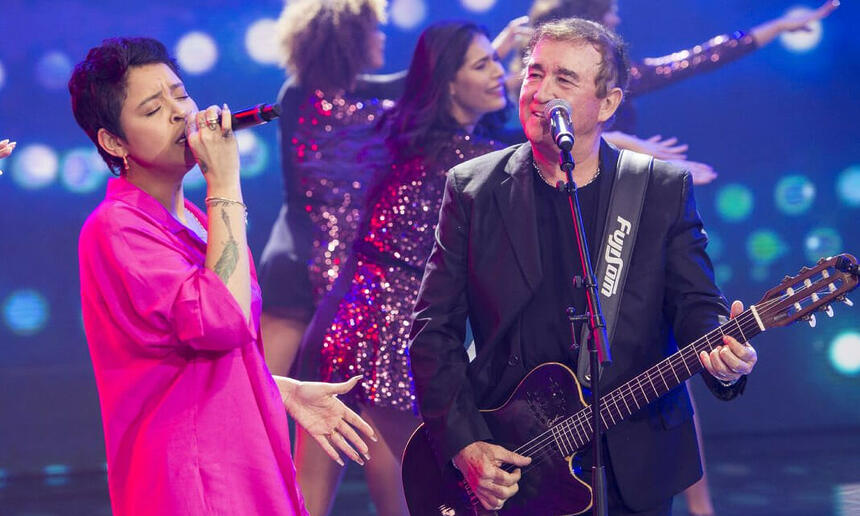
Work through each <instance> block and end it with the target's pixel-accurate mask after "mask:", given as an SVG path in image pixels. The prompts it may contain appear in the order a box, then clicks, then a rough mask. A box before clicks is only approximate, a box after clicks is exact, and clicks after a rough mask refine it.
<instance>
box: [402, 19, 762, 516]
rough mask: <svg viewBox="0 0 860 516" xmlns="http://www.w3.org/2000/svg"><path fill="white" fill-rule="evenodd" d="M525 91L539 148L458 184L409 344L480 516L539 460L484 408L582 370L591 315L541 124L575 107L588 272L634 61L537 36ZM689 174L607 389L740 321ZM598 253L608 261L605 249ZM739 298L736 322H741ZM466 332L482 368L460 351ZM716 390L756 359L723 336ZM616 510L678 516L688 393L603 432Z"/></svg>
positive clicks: (580, 28)
mask: <svg viewBox="0 0 860 516" xmlns="http://www.w3.org/2000/svg"><path fill="white" fill-rule="evenodd" d="M524 73H525V78H524V79H525V80H524V83H523V87H522V90H521V92H520V106H519V107H520V121H521V123H522V125H523V129H524V131H525V134H526V137H527V138H528V140H529V141H528V143H525V144H522V145H518V146H513V147H510V148H508V149H504V150H501V151H498V152H494V153H491V154H487V155H485V156H482V157H480V158H477V159H474V160H471V161H468V162H466V163H463V164H461V165H459V166H457V167H455V168H454V169H452V170H451V171H450V173H449V177H448V182H447V186H446V189H445V194H444V199H443V202H442V208H441V212H440V219H439V225H438V227H437V230H436V244H435V246H434V248H433V251H432V254H431V256H430V258H429V260H428V263H427V267H426V270H425V273H424V280H423V283H422V286H421V290H420V293H419V296H418V300H417V303H416V307H415V314H414V324H413V330H412V331H413V334H412V336H413V340H412V344H411V347H410V356H411V362H412V370H413V374H414V380H415V387H416V393H417V397H418V405H419V408H420V410H421V415H422V417H423V418H424V422H425V424H426V427H427V430H428V432H429V435H430V438H431V440H432V442H433V447H434V449H435V451H436V454H437V459H438V460H439V462H440V465H442V467H457V468H458V469H459V470H460V471H461V472H462V473H463V474H464V476H465V478H466V481H467V482H468V483H469V484H470V486H471V487H472V489H473V491H474V492H475V494H476V495H477V497H478V499H479V500H480V501H481V503H482V504H483V506H484V507H486V508H487V509H498V508H500V507H501V506H502V505H503V504H504V502H505V500H506V499H508V498H510V497H511V496H513V495H514V494H515V493H516V491H517V481H518V480H519V475H520V474H519V470H515V471H514V472H513V473H507V472H505V471H504V470H502V469H501V468H500V466H501V464H502V463H509V464H514V465H516V466H524V465H526V464H528V463H529V460H530V459H529V458H527V457H523V456H520V455H517V454H515V453H513V452H511V451H508V450H506V449H504V448H502V447H501V446H498V445H495V444H491V441H492V440H493V435H492V433H491V432H490V430H489V429H488V427H487V425H486V423H485V422H484V420H483V418H482V417H481V415H480V413H479V408H493V407H495V406H498V405H499V404H500V403H502V402H503V401H504V400H505V399H506V398H507V396H508V395H509V394H510V392H511V391H512V390H513V389H514V388H515V387H516V385H517V383H518V382H519V381H520V380H521V379H522V378H523V377H524V376H525V375H526V374H527V373H528V371H529V370H530V369H532V368H533V367H534V366H536V365H538V364H540V363H543V362H548V361H557V362H562V363H567V364H568V365H570V366H571V367H572V369H576V366H575V364H576V356H575V353H573V352H571V351H570V326H569V322H568V319H567V315H566V313H565V308H566V307H567V306H571V305H572V306H575V307H576V308H577V311H578V312H579V313H583V312H584V311H585V295H584V293H583V292H582V290H581V289H576V288H574V287H573V286H572V281H571V278H572V277H573V276H574V275H577V274H582V272H581V270H580V267H579V259H578V255H577V254H576V252H577V250H576V245H575V240H574V236H573V235H574V233H573V229H572V222H571V218H570V214H569V209H568V208H567V197H566V194H562V193H560V192H558V191H557V190H556V189H554V187H553V186H552V185H555V184H556V183H557V182H558V181H564V180H565V177H564V173H563V172H562V171H561V170H560V168H559V166H558V148H557V147H556V145H555V143H554V141H553V139H552V136H551V134H550V130H549V124H548V122H547V120H546V119H545V118H544V116H543V111H544V106H545V105H546V103H547V102H549V101H550V100H552V99H554V98H561V99H564V100H567V101H568V102H569V103H570V104H571V106H572V107H573V109H572V111H573V113H572V115H571V118H572V123H573V127H574V134H575V138H576V139H575V144H574V147H573V149H572V155H573V158H574V161H575V163H576V168H575V170H574V173H573V179H574V181H575V182H576V184H577V185H578V187H579V188H578V191H579V199H580V204H581V205H582V216H583V222H584V224H583V226H584V228H585V231H586V235H587V237H588V239H589V241H590V242H592V246H591V250H592V255H593V256H592V263H595V259H596V257H597V254H599V249H600V248H602V246H601V245H597V244H598V242H596V238H598V235H596V233H598V232H600V231H602V229H603V227H604V223H605V218H606V212H607V206H608V199H609V193H610V191H611V188H612V184H613V180H614V178H615V174H616V166H617V165H616V163H617V160H618V151H617V150H616V149H614V148H613V147H611V146H609V145H608V144H606V143H605V142H603V140H602V139H601V137H600V136H601V133H602V131H603V130H604V128H605V126H606V125H607V123H608V122H609V121H610V120H611V119H612V116H613V114H614V113H615V110H616V109H617V107H618V105H619V104H620V103H621V100H622V97H623V88H624V86H625V85H626V84H627V78H628V77H627V74H628V72H627V63H626V56H625V54H624V50H623V45H622V43H621V42H620V40H619V39H618V38H617V36H615V35H614V34H612V33H611V32H609V31H607V30H606V29H605V28H603V27H601V26H600V25H598V24H595V23H591V22H586V21H584V20H562V21H558V22H552V23H549V24H547V25H544V26H542V27H541V28H539V29H538V30H537V31H536V32H535V35H534V37H533V39H532V42H531V43H530V44H529V51H528V54H527V62H526V70H525V72H524ZM706 243H707V238H706V235H705V232H704V230H703V228H702V222H701V220H700V218H699V216H698V213H697V212H696V206H695V201H694V199H693V192H692V181H691V178H690V174H689V173H688V172H686V171H684V170H680V169H678V168H675V167H673V166H671V165H669V164H667V163H663V162H655V164H654V168H653V172H652V173H651V175H650V178H649V179H648V184H647V190H646V197H645V201H644V207H643V210H642V215H641V218H640V221H639V231H638V237H637V239H636V242H635V247H634V250H633V255H632V257H631V260H630V263H629V264H626V266H628V267H630V269H629V273H628V276H627V282H626V285H625V286H624V289H623V292H621V293H622V295H623V297H622V300H621V308H620V312H619V316H618V320H617V327H616V328H617V329H616V331H615V335H614V338H613V342H612V343H611V345H612V357H613V363H612V365H611V367H609V368H607V369H606V371H605V372H604V374H603V376H602V379H601V388H602V390H603V392H608V391H609V390H610V389H611V388H613V387H614V386H617V385H619V384H621V383H622V382H624V381H627V380H628V379H630V378H632V377H634V376H636V375H637V374H639V373H641V372H642V371H644V370H645V369H647V368H648V367H650V366H651V365H653V364H654V363H656V362H658V361H659V360H661V359H663V358H665V357H666V356H668V355H669V354H671V353H673V352H674V351H676V350H677V344H676V343H680V344H683V345H686V344H687V343H689V342H691V341H693V340H695V339H696V338H698V337H700V336H702V335H704V334H705V333H707V332H708V331H709V330H711V329H713V328H714V327H716V326H717V325H718V324H719V319H720V318H721V317H725V316H726V315H729V310H728V308H727V306H726V305H727V303H726V302H725V299H724V298H723V296H722V295H721V294H720V292H719V290H718V289H717V287H716V285H715V284H714V280H713V270H712V266H711V263H710V260H709V259H708V256H707V254H706V253H705V245H706ZM594 251H598V252H594ZM742 309H743V307H742V305H741V303H740V302H738V301H736V302H735V303H734V304H733V305H732V309H731V314H732V315H735V314H737V313H740V311H742ZM467 319H468V320H469V322H470V324H471V327H472V330H473V334H474V338H475V345H476V351H477V357H476V358H475V360H474V361H473V362H471V363H470V362H469V360H468V357H467V354H466V350H465V349H464V347H463V340H464V335H465V327H466V321H467ZM699 358H700V360H702V363H703V365H704V367H705V369H706V370H707V373H703V378H704V379H705V382H706V384H707V385H708V386H709V388H710V389H711V390H712V391H713V392H714V394H715V395H717V396H718V397H720V398H722V399H731V398H733V397H735V396H737V395H738V394H739V393H740V392H741V390H742V389H743V386H744V384H745V380H746V378H745V376H744V375H746V374H749V373H750V371H751V370H752V368H753V366H754V365H755V362H756V353H755V350H754V349H753V348H752V347H751V346H749V344H746V343H743V344H742V343H740V342H737V341H736V340H734V339H731V338H728V337H727V338H726V339H725V340H724V345H723V346H720V347H718V348H717V349H715V350H714V351H713V352H712V353H710V354H707V353H704V352H703V353H702V354H701V355H700V357H699ZM604 450H606V451H607V455H608V456H607V458H606V464H607V479H608V484H609V487H608V492H609V507H610V511H611V513H612V514H648V515H652V514H653V515H658V514H659V515H668V514H669V513H670V511H671V499H672V496H674V495H675V494H676V493H678V492H680V491H682V490H683V489H684V488H686V487H687V486H689V485H690V484H692V483H693V482H695V481H696V480H697V479H698V478H699V477H700V476H701V464H700V462H699V454H698V449H697V444H696V437H695V432H694V427H693V423H692V409H691V406H690V401H689V396H688V394H687V391H686V389H685V387H684V385H683V383H682V384H681V386H680V387H678V388H676V389H674V390H672V391H670V392H669V393H668V394H667V395H666V396H665V397H663V398H662V399H660V400H658V401H656V402H654V403H652V404H651V405H649V406H647V407H645V408H643V409H642V410H641V411H639V412H638V413H635V414H633V415H632V416H631V417H630V418H629V419H628V420H626V421H624V422H621V423H619V424H618V425H616V426H614V427H613V428H611V429H609V430H608V431H607V433H606V436H605V442H604Z"/></svg>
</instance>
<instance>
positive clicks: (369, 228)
mask: <svg viewBox="0 0 860 516" xmlns="http://www.w3.org/2000/svg"><path fill="white" fill-rule="evenodd" d="M499 147H500V145H499V144H497V143H496V142H494V141H491V140H486V139H482V138H479V137H477V136H470V135H467V134H465V133H463V134H457V135H454V136H453V138H452V139H451V142H450V144H448V145H445V146H444V147H443V148H442V150H441V152H437V153H434V154H435V155H434V156H432V157H416V158H412V159H410V160H408V161H405V162H403V163H398V164H395V165H393V166H392V167H391V168H390V169H389V172H388V175H387V177H386V178H385V179H384V182H383V183H382V184H381V185H380V186H379V187H378V189H377V193H376V194H375V195H374V197H373V200H372V201H371V204H369V209H368V211H367V213H366V215H365V216H366V220H365V221H364V223H363V224H362V233H361V235H360V236H359V238H358V239H357V240H356V243H355V245H354V250H353V254H352V256H351V260H352V261H353V264H354V267H355V268H354V270H353V272H352V279H351V282H350V283H349V285H345V288H344V289H343V291H344V292H340V291H338V289H336V291H335V292H334V293H333V294H332V296H330V298H327V299H326V301H325V302H324V303H323V305H327V304H329V303H331V305H330V307H329V310H328V313H329V314H330V316H328V317H322V318H321V315H322V314H325V313H326V312H327V310H326V308H325V307H324V306H321V307H320V311H319V312H318V313H317V316H316V317H315V320H314V323H313V324H312V328H310V329H309V331H308V335H309V336H311V335H313V334H314V333H315V332H314V329H313V326H319V330H322V331H320V332H319V333H320V334H321V335H320V338H319V342H318V343H316V345H318V346H319V347H320V348H321V349H320V350H319V355H318V356H319V357H320V359H321V361H322V362H321V364H320V376H321V379H322V380H323V381H331V382H335V381H341V380H345V379H348V378H350V377H352V376H355V375H357V374H360V375H363V379H362V381H361V382H360V383H359V386H358V387H357V388H356V389H354V390H353V391H352V392H351V393H350V395H349V396H351V399H349V400H348V401H352V402H359V403H362V404H365V405H372V406H380V407H389V408H397V409H400V410H404V411H413V412H414V411H415V394H414V389H413V386H412V373H411V370H410V365H409V356H408V343H409V340H408V337H409V330H410V326H411V315H412V309H413V305H414V302H415V298H416V297H417V296H418V288H419V287H420V285H421V278H422V276H423V273H424V264H425V261H426V260H427V257H428V256H429V255H430V251H431V249H432V247H433V242H434V232H435V229H436V224H437V222H438V218H439V208H440V205H441V203H442V193H443V191H444V187H445V174H446V172H447V171H448V170H449V169H450V168H452V167H454V166H455V165H457V164H459V163H462V162H463V161H466V160H469V159H472V158H475V157H477V156H480V155H482V154H486V153H487V152H490V151H493V150H496V149H498V148H499ZM344 280H345V278H344ZM306 344H307V339H306Z"/></svg>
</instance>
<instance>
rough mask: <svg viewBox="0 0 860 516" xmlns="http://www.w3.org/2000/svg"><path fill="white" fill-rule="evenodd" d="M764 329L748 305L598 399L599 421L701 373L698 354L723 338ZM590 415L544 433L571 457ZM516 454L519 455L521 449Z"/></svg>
mask: <svg viewBox="0 0 860 516" xmlns="http://www.w3.org/2000/svg"><path fill="white" fill-rule="evenodd" d="M763 328H764V325H762V323H761V321H760V320H759V318H758V314H757V312H756V307H755V306H750V307H749V308H748V309H747V310H746V311H744V312H743V313H741V314H739V315H738V316H737V317H735V318H734V319H731V320H730V321H728V322H726V323H724V324H722V325H720V326H719V327H717V328H714V329H713V330H711V331H710V332H709V333H708V334H706V335H704V336H702V337H700V338H698V339H697V340H695V341H694V342H692V343H691V344H689V345H688V346H685V347H684V348H682V349H680V350H679V351H678V352H676V353H675V354H673V355H671V356H669V357H667V358H665V359H664V360H662V361H660V362H658V363H657V364H655V365H654V366H652V367H651V368H650V369H648V370H647V371H645V372H643V373H642V374H640V375H638V376H636V377H634V378H633V379H632V380H630V381H628V382H627V383H625V384H623V385H621V386H620V387H617V388H616V389H614V390H612V391H611V392H610V393H608V394H606V395H604V396H601V398H600V401H601V410H600V421H601V423H602V428H603V430H606V429H608V428H611V427H613V426H615V425H616V424H618V423H620V422H621V421H623V420H624V419H626V418H627V417H628V416H630V415H631V414H633V413H634V412H636V411H638V410H639V409H640V408H642V407H644V406H645V405H647V404H649V403H651V402H652V401H654V400H656V399H657V398H660V397H661V396H663V395H664V394H666V393H668V392H669V391H671V390H672V389H674V388H675V387H677V386H678V385H680V384H681V383H682V382H684V381H686V380H688V379H689V378H691V377H692V376H694V375H696V374H698V373H699V372H701V371H702V369H703V368H704V367H703V366H702V363H701V362H700V361H699V352H701V351H705V352H711V351H712V350H714V349H715V348H717V347H718V346H721V345H722V344H723V337H724V336H729V337H734V338H735V339H737V340H738V341H740V342H746V341H748V340H750V339H752V338H753V337H754V336H756V335H758V334H759V333H761V332H762V331H764V329H763ZM591 414H592V411H591V407H590V406H589V407H586V408H584V409H582V410H580V411H579V412H577V413H576V414H574V415H572V416H570V417H568V418H566V419H564V420H563V421H561V422H560V423H557V424H555V425H553V426H552V427H551V428H550V429H549V430H547V432H546V433H547V434H549V435H551V437H552V438H553V440H554V441H555V443H556V445H557V446H558V447H559V449H560V451H561V452H562V454H563V455H569V454H572V453H573V452H575V451H576V450H579V449H580V448H582V447H583V446H585V445H586V444H588V442H589V441H590V440H591V436H592V435H593V431H592V428H591V421H592V416H591ZM522 451H525V450H522ZM517 452H518V453H521V451H520V450H517Z"/></svg>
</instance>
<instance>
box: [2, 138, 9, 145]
mask: <svg viewBox="0 0 860 516" xmlns="http://www.w3.org/2000/svg"><path fill="white" fill-rule="evenodd" d="M7 143H9V138H6V139H5V140H0V145H6V144H7Z"/></svg>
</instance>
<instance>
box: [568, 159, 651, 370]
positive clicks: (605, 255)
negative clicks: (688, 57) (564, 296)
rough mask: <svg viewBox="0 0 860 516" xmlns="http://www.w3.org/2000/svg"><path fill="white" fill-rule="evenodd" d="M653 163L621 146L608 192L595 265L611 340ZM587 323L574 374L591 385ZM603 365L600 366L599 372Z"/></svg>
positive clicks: (583, 328) (608, 334)
mask: <svg viewBox="0 0 860 516" xmlns="http://www.w3.org/2000/svg"><path fill="white" fill-rule="evenodd" d="M653 167H654V158H652V157H651V156H648V155H646V154H640V153H638V152H633V151H629V150H622V151H621V153H620V154H619V156H618V167H617V172H616V174H615V182H614V183H613V185H612V193H611V194H610V196H609V209H608V210H607V212H606V226H605V227H604V229H603V238H602V239H601V240H600V245H601V249H602V252H601V253H600V255H599V257H598V260H597V264H596V267H595V269H594V276H595V281H596V282H597V291H598V293H599V296H600V306H601V308H602V310H603V317H604V318H605V320H606V334H607V336H608V337H609V343H610V344H611V343H612V341H613V339H614V336H615V328H616V326H617V323H618V313H619V310H620V309H621V296H622V294H623V293H624V284H625V283H626V280H627V271H629V270H630V267H629V265H630V258H631V257H632V256H633V246H634V244H635V243H636V235H637V234H638V232H639V218H640V216H641V215H642V206H643V204H644V203H645V191H646V190H647V188H648V178H649V177H650V176H651V170H652V169H653ZM587 335H588V325H587V324H584V325H583V326H582V334H581V335H580V339H579V342H580V352H579V359H578V362H577V369H576V375H577V378H579V382H580V384H582V385H584V386H589V385H591V375H590V374H589V373H590V369H591V367H590V363H589V356H588V355H589V353H588V347H587V345H586V340H585V339H586V336H587ZM602 372H603V368H602V367H601V373H602Z"/></svg>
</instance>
